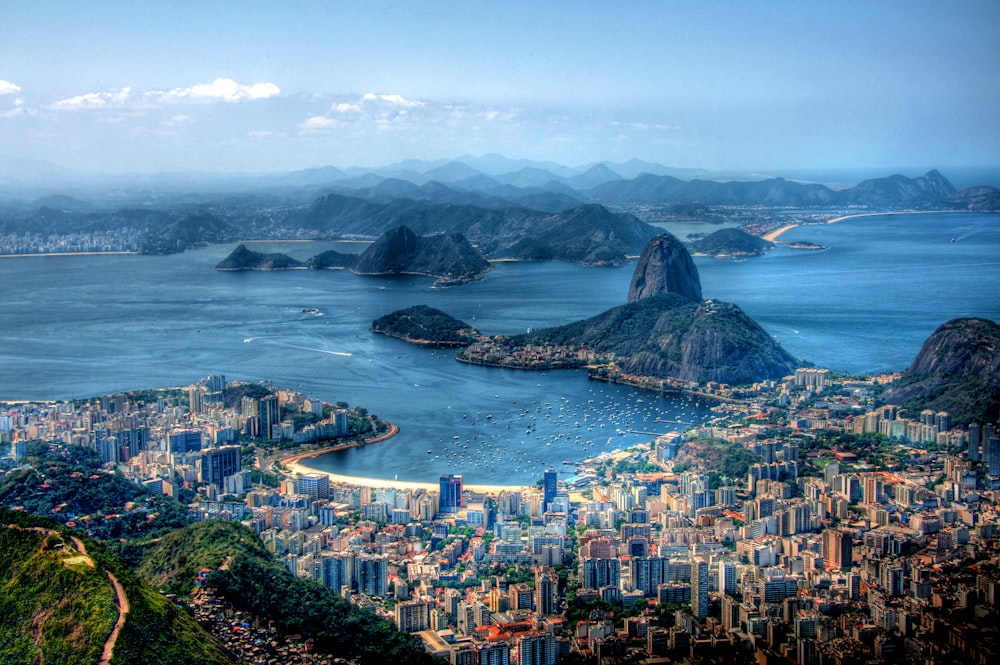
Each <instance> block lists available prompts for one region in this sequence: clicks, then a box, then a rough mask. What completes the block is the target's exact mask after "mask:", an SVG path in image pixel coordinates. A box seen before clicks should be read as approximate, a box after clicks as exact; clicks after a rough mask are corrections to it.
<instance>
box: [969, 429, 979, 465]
mask: <svg viewBox="0 0 1000 665" xmlns="http://www.w3.org/2000/svg"><path fill="white" fill-rule="evenodd" d="M969 460H970V461H972V462H978V461H979V423H972V424H971V425H969Z"/></svg>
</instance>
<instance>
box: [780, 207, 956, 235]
mask: <svg viewBox="0 0 1000 665" xmlns="http://www.w3.org/2000/svg"><path fill="white" fill-rule="evenodd" d="M953 212H955V213H967V212H969V211H968V210H897V211H893V212H859V213H857V214H854V215H842V216H840V217H834V218H833V219H828V220H826V221H825V222H819V224H836V223H837V222H842V221H844V220H845V219H854V218H856V217H881V216H882V215H942V214H946V213H953ZM798 226H816V224H811V223H810V224H807V223H796V224H786V225H785V226H782V227H779V228H777V229H775V230H773V231H769V232H768V233H765V234H764V235H762V236H761V238H763V239H764V240H767V241H768V242H774V241H775V240H777V239H778V236H780V235H781V234H783V233H784V232H785V231H788V230H790V229H794V228H796V227H798Z"/></svg>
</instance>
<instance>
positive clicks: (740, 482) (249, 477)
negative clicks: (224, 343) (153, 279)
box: [0, 368, 1000, 664]
mask: <svg viewBox="0 0 1000 665" xmlns="http://www.w3.org/2000/svg"><path fill="white" fill-rule="evenodd" d="M894 378H898V377H893V376H881V377H866V378H850V377H840V376H832V375H831V373H830V372H829V371H828V370H823V369H814V368H802V369H799V370H797V371H796V372H795V374H794V376H789V377H786V378H785V379H784V380H782V381H768V382H763V383H758V384H755V385H753V386H751V387H744V388H742V389H740V390H739V391H736V390H733V389H731V388H729V387H727V386H724V385H717V384H715V385H705V386H698V392H699V394H702V395H707V394H713V395H715V396H717V397H719V398H720V401H719V406H718V407H716V410H717V411H718V417H717V418H715V419H713V420H712V421H710V422H707V423H703V424H700V425H696V426H694V427H691V428H689V429H688V430H687V431H686V432H684V433H683V434H680V433H671V434H668V435H663V436H659V437H656V438H654V439H652V440H651V441H650V442H649V443H648V444H643V445H639V446H634V447H630V448H627V449H624V450H616V451H613V452H605V453H602V454H600V455H598V456H597V457H594V458H591V459H587V460H584V461H581V462H579V463H578V464H570V463H567V464H566V465H565V466H564V467H563V468H561V469H558V470H557V469H539V480H540V482H539V483H538V485H537V486H535V487H527V488H517V487H507V486H504V485H503V479H502V478H497V485H496V486H495V487H479V486H472V487H469V486H465V485H464V484H463V478H462V476H461V475H458V474H442V475H441V477H440V478H439V479H437V482H434V483H394V482H393V481H390V480H386V481H381V482H375V483H371V482H360V481H359V482H358V483H352V482H350V479H349V478H339V477H338V478H336V479H334V480H333V481H331V478H330V477H329V476H328V475H326V474H324V473H319V472H314V471H311V470H309V469H308V468H304V469H303V468H302V467H301V466H300V463H299V462H298V461H292V460H290V459H288V458H289V456H291V455H302V454H314V453H315V452H317V451H318V450H326V449H328V448H333V449H336V448H338V447H342V446H353V445H390V444H378V443H370V444H365V441H366V440H368V441H372V440H376V439H380V438H385V437H386V436H387V435H388V434H391V433H392V431H393V428H392V426H390V425H389V424H388V423H384V422H382V421H380V420H378V419H377V418H375V417H373V416H369V415H368V414H367V413H366V412H364V410H363V409H357V408H356V409H350V408H349V407H347V405H346V404H344V403H340V404H336V405H331V404H324V403H322V402H321V401H319V400H315V399H312V398H310V397H308V396H306V395H303V394H301V393H298V392H295V391H289V390H280V389H274V388H271V387H269V386H262V385H258V384H244V383H239V382H227V381H226V380H225V378H224V377H222V376H212V377H208V378H207V379H205V380H202V381H200V382H198V383H196V384H194V385H191V386H189V387H186V388H183V389H180V388H177V389H164V390H154V391H145V392H143V393H130V394H109V395H103V396H101V397H100V398H95V399H93V400H90V401H84V402H72V403H70V402H59V403H9V404H7V405H5V406H4V408H3V410H2V412H0V440H2V441H3V442H4V443H5V451H7V452H9V454H8V456H7V457H6V458H5V459H3V468H4V469H5V470H6V472H7V473H8V474H9V473H10V472H12V471H13V470H14V469H17V468H19V467H23V466H24V465H26V464H27V463H28V458H29V457H30V455H31V446H33V445H37V444H38V443H39V442H44V443H47V444H48V445H50V446H51V447H54V448H57V449H58V448H73V447H81V448H89V449H92V450H94V451H95V452H96V453H97V454H98V455H99V456H100V459H101V461H102V462H103V463H104V471H103V473H107V474H121V475H123V476H124V477H125V478H127V479H128V480H130V481H131V482H133V483H135V484H137V485H142V486H144V487H146V488H147V489H148V490H150V491H151V492H153V493H158V494H164V495H167V496H170V497H174V498H177V499H181V500H183V501H184V502H185V503H186V504H187V506H188V519H189V520H190V521H204V520H225V521H231V522H239V523H241V524H243V525H245V527H246V528H247V529H249V530H251V531H252V532H253V533H255V534H256V535H257V536H258V537H259V538H260V540H261V541H262V542H263V544H264V546H265V547H266V548H267V549H268V550H269V551H270V552H271V553H273V556H274V557H275V558H276V559H277V560H278V561H280V562H281V564H282V565H284V566H285V567H286V568H287V569H288V571H290V572H291V573H292V574H293V575H294V576H296V577H298V578H300V579H308V580H312V581H314V582H315V583H317V584H320V585H322V586H323V587H326V588H327V589H330V590H332V592H334V593H336V594H338V595H340V596H341V597H343V598H345V599H347V600H349V601H350V603H352V604H353V605H355V606H357V607H360V608H363V609H366V610H369V611H371V612H374V613H376V614H378V615H381V616H383V617H385V618H387V619H389V620H391V621H392V622H393V623H394V624H395V625H396V627H397V628H398V629H399V630H401V631H405V632H408V633H412V634H415V635H418V636H419V637H420V639H421V640H422V641H423V643H424V647H425V649H426V650H427V651H428V652H429V653H430V654H432V655H435V656H438V657H440V658H442V659H444V660H446V661H449V662H451V663H456V664H465V663H483V664H487V663H489V664H493V663H500V664H506V663H511V662H517V663H522V664H527V663H545V664H551V663H555V662H557V661H559V660H560V659H569V660H565V661H564V662H595V663H600V662H627V661H628V660H629V659H631V660H632V661H636V660H644V662H664V663H666V662H682V661H683V662H750V661H756V662H772V660H773V661H774V662H778V660H776V659H785V658H788V659H791V660H793V661H795V662H797V663H801V664H808V663H820V662H822V663H860V662H868V661H870V660H873V659H880V660H884V661H896V662H921V661H925V660H929V659H932V658H933V659H944V660H959V659H969V660H970V662H986V661H987V660H989V659H990V658H991V656H993V655H995V653H996V648H997V643H996V630H995V628H994V627H993V626H995V625H996V621H995V619H996V606H997V591H998V583H1000V571H998V568H997V556H998V548H997V544H998V540H997V536H998V533H997V526H998V514H997V508H996V506H997V500H998V495H997V489H998V488H1000V435H998V434H997V430H996V428H995V426H994V425H991V424H981V425H980V424H975V423H972V424H967V423H953V422H952V421H951V417H950V415H949V414H948V413H946V412H934V411H931V410H925V411H923V412H922V413H916V414H907V413H904V412H903V411H902V410H900V409H897V407H894V406H884V407H880V408H876V407H875V406H874V405H875V404H876V403H877V395H878V393H879V391H880V389H881V388H882V387H883V386H884V385H885V384H887V383H890V382H891V381H892V380H893V379H894ZM723 400H724V401H723ZM283 459H284V460H285V461H282V460H283ZM302 471H304V472H302ZM0 478H3V475H0ZM428 480H434V479H428ZM53 482H55V481H53ZM133 510H134V511H136V512H140V513H141V512H143V511H147V510H148V508H146V507H144V506H142V505H136V506H134V507H133ZM52 516H53V517H54V518H56V519H57V520H59V521H62V522H63V523H65V524H67V525H69V526H71V527H75V528H78V529H81V530H83V531H86V532H90V533H94V529H93V527H94V525H96V524H98V523H105V522H107V521H108V520H114V519H127V516H126V515H96V514H95V515H72V514H64V513H59V512H56V513H55V514H53V515H52ZM147 517H148V516H147ZM210 573H211V571H207V570H206V571H204V575H202V576H200V577H199V579H197V580H191V581H190V582H191V585H192V586H195V585H197V586H198V587H201V586H202V583H203V582H204V581H205V579H206V577H205V576H206V575H209V574H210ZM191 603H192V611H193V612H194V614H195V616H196V617H197V618H198V619H199V620H201V621H202V623H203V624H204V625H207V626H210V627H211V629H212V631H213V633H214V634H215V635H216V637H218V638H219V639H221V640H223V641H224V643H225V644H227V645H228V647H229V648H230V650H231V651H233V652H234V653H238V654H240V656H241V657H243V658H245V659H247V660H250V661H251V662H268V661H267V660H266V657H268V656H267V654H268V653H270V654H272V655H273V654H278V655H280V657H281V658H282V659H283V660H282V661H281V662H320V661H317V660H315V659H316V658H317V656H315V655H311V654H310V653H309V649H308V645H302V644H298V642H297V641H296V640H295V639H294V638H293V639H287V637H288V636H284V637H283V638H282V639H280V640H273V638H272V637H269V631H268V630H267V629H266V626H265V627H264V628H260V627H259V626H257V627H256V628H252V627H251V626H250V622H247V621H243V622H242V623H243V625H244V628H242V629H238V630H235V631H234V630H233V628H232V626H233V625H236V624H234V623H233V621H232V612H231V610H230V611H229V613H228V614H227V612H226V611H225V608H224V604H222V603H220V602H219V601H217V600H215V598H214V595H213V593H212V590H211V589H210V588H203V589H199V590H198V591H197V592H196V593H195V595H194V596H193V600H192V601H191ZM272 633H273V631H272ZM271 642H273V647H274V648H273V649H271V651H268V649H269V648H271V646H269V645H270V644H271ZM279 643H280V646H279ZM310 659H312V660H310ZM572 659H576V660H572Z"/></svg>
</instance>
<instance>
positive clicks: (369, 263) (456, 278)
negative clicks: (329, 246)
mask: <svg viewBox="0 0 1000 665" xmlns="http://www.w3.org/2000/svg"><path fill="white" fill-rule="evenodd" d="M490 268H491V266H490V263H489V261H487V260H486V259H484V258H483V255H482V254H480V253H479V251H478V250H477V249H476V248H475V247H473V246H472V244H471V243H469V241H468V240H467V239H466V238H465V236H464V235H462V234H461V233H445V234H441V235H434V236H418V235H416V234H415V233H414V232H413V231H412V230H410V229H409V228H407V227H406V226H399V227H396V228H394V229H390V230H389V231H386V232H385V233H383V234H382V235H381V236H380V237H379V239H378V240H376V241H375V242H374V243H373V244H372V245H371V246H370V247H369V248H368V249H366V250H365V251H364V252H363V253H362V254H361V256H359V257H358V260H357V262H356V263H355V264H354V267H353V268H352V270H353V271H354V272H355V273H357V274H359V275H400V274H415V275H429V276H431V277H437V278H438V282H437V284H438V285H439V286H451V285H454V284H462V283H465V282H470V281H473V280H476V279H481V278H482V277H483V275H485V274H486V273H487V272H488V271H489V270H490Z"/></svg>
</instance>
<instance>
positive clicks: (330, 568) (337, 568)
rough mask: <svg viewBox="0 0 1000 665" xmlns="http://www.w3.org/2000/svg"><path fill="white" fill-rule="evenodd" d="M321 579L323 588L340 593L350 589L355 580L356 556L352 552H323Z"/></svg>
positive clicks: (321, 557)
mask: <svg viewBox="0 0 1000 665" xmlns="http://www.w3.org/2000/svg"><path fill="white" fill-rule="evenodd" d="M320 564H321V575H322V577H321V579H322V582H323V586H325V587H326V588H327V589H333V591H334V592H335V593H338V594H339V593H340V590H341V589H342V588H344V587H347V588H348V589H350V588H351V587H352V586H353V583H352V582H353V579H354V554H353V553H352V552H321V553H320Z"/></svg>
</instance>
